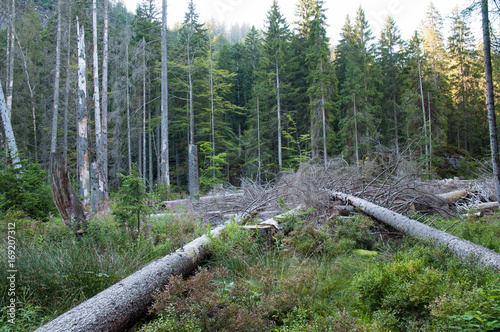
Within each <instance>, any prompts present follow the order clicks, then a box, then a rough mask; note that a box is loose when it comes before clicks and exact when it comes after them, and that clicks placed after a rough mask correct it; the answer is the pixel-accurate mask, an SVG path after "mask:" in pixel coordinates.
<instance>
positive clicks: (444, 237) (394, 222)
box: [332, 192, 500, 271]
mask: <svg viewBox="0 0 500 332" xmlns="http://www.w3.org/2000/svg"><path fill="white" fill-rule="evenodd" d="M332 196H333V197H334V198H335V199H337V200H342V201H344V202H348V203H350V204H352V205H354V206H355V207H358V208H360V209H361V210H362V211H363V212H364V213H366V214H367V215H369V216H371V217H373V218H375V219H377V220H379V221H381V222H383V223H385V224H387V225H389V226H391V227H394V228H395V229H397V230H398V231H400V232H402V233H405V234H408V235H410V236H413V237H416V238H419V239H423V240H427V241H432V242H434V243H435V244H436V245H444V246H446V247H448V248H449V250H450V251H451V252H452V253H453V254H454V255H456V256H457V257H459V258H461V259H462V260H464V261H465V260H470V259H473V261H474V262H477V263H478V264H480V265H484V266H488V267H492V268H494V269H495V270H497V271H500V254H498V253H496V252H494V251H492V250H489V249H486V248H484V247H482V246H480V245H477V244H475V243H472V242H469V241H466V240H464V239H461V238H459V237H456V236H453V235H451V234H448V233H446V232H443V231H440V230H438V229H435V228H432V227H430V226H427V225H425V224H422V223H420V222H418V221H416V220H413V219H410V218H408V217H405V216H403V215H401V214H399V213H396V212H393V211H391V210H388V209H386V208H383V207H381V206H378V205H375V204H373V203H370V202H368V201H365V200H364V199H361V198H358V197H354V196H351V195H347V194H344V193H340V192H332Z"/></svg>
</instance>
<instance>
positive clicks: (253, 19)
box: [120, 0, 480, 43]
mask: <svg viewBox="0 0 500 332" xmlns="http://www.w3.org/2000/svg"><path fill="white" fill-rule="evenodd" d="M120 1H123V2H124V3H125V5H126V6H127V8H128V10H129V11H132V12H135V8H136V6H137V3H139V2H140V0H120ZM156 2H157V6H158V8H161V0H156ZM188 2H189V1H188V0H167V3H168V9H167V13H168V22H169V23H168V25H169V26H173V25H174V24H175V23H180V22H182V21H183V20H184V13H185V12H186V11H187V7H188ZM430 2H431V0H416V1H415V0H340V1H335V0H325V8H326V9H327V12H326V16H327V24H328V25H329V27H328V35H329V37H330V38H331V40H332V41H333V43H336V42H335V41H337V40H338V39H339V38H340V32H341V29H342V26H343V25H344V24H345V21H346V16H347V15H349V16H350V18H351V22H353V19H354V18H355V16H356V12H357V10H358V8H359V6H361V7H362V8H363V10H364V11H365V14H366V17H367V20H368V23H369V24H370V27H371V29H372V36H373V37H376V38H378V36H379V33H380V30H381V28H382V27H383V25H384V23H385V19H386V17H387V16H388V15H391V16H392V17H393V18H394V20H395V21H396V24H397V26H398V28H399V30H400V32H401V36H402V37H403V38H404V39H409V38H410V37H411V36H412V35H413V33H414V31H415V30H417V29H419V27H420V24H421V22H422V21H423V19H424V18H425V13H426V11H427V9H428V7H429V3H430ZM194 3H195V6H196V11H197V12H198V13H199V15H200V22H207V21H210V20H211V19H212V18H213V19H215V21H218V22H224V23H225V25H226V27H230V26H231V25H233V24H235V23H239V24H241V23H248V24H250V25H255V27H256V28H264V27H265V21H266V18H267V13H268V11H269V9H270V8H271V4H272V0H194ZM433 3H434V6H435V7H436V8H437V10H438V12H439V14H440V15H441V17H442V18H443V20H444V22H445V23H446V22H447V17H449V16H450V14H451V12H452V10H453V9H454V8H455V7H459V8H460V9H463V8H465V7H466V6H468V5H469V4H470V3H471V0H435V1H433ZM278 4H279V6H280V10H281V13H282V14H283V15H284V16H285V17H286V19H287V22H288V24H289V25H291V26H293V23H294V22H296V21H297V20H298V17H297V14H296V13H297V4H298V0H278ZM448 21H449V20H448ZM476 21H477V20H476ZM473 24H477V22H473ZM443 33H444V35H445V36H446V35H448V25H447V24H445V31H443ZM476 37H480V36H478V35H476Z"/></svg>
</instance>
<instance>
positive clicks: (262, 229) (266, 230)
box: [243, 205, 302, 248]
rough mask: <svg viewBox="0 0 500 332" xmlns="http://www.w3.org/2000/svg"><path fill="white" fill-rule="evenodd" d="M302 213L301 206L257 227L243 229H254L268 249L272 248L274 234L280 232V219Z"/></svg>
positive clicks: (246, 226)
mask: <svg viewBox="0 0 500 332" xmlns="http://www.w3.org/2000/svg"><path fill="white" fill-rule="evenodd" d="M300 212H302V207H301V206H300V205H299V206H298V207H296V208H295V209H292V210H290V211H287V212H285V213H283V214H280V215H279V216H275V217H272V218H269V219H267V220H265V221H263V222H261V223H260V224H257V225H245V226H243V228H246V229H252V230H255V231H258V232H259V236H260V237H261V238H263V239H264V241H265V243H266V246H267V248H270V247H271V244H272V239H273V236H274V234H276V232H278V231H279V228H280V227H279V219H280V218H287V217H292V216H294V215H296V214H298V213H300Z"/></svg>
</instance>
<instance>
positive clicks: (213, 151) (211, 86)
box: [209, 40, 215, 178]
mask: <svg viewBox="0 0 500 332" xmlns="http://www.w3.org/2000/svg"><path fill="white" fill-rule="evenodd" d="M209 52H210V53H209V54H210V107H211V111H212V112H211V126H212V160H211V162H210V163H211V165H212V168H213V169H212V177H213V178H215V165H214V160H215V119H214V78H213V74H214V73H213V71H214V69H213V63H212V62H213V59H212V41H211V40H210V51H209Z"/></svg>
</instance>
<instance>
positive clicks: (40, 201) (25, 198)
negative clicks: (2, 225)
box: [0, 163, 57, 221]
mask: <svg viewBox="0 0 500 332" xmlns="http://www.w3.org/2000/svg"><path fill="white" fill-rule="evenodd" d="M47 180H48V172H47V171H44V170H42V167H41V165H40V164H37V163H27V164H25V165H23V167H21V168H18V169H14V168H12V167H6V168H3V169H0V218H3V217H4V216H5V214H6V213H7V212H9V211H11V212H14V211H22V212H24V213H25V214H26V215H27V216H29V217H30V218H33V219H38V220H43V221H47V220H49V217H50V215H51V214H56V213H57V209H56V207H55V205H54V201H53V199H52V191H51V189H50V185H49V183H48V182H47Z"/></svg>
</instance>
